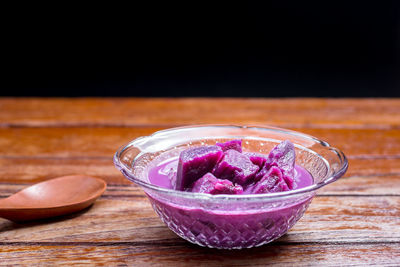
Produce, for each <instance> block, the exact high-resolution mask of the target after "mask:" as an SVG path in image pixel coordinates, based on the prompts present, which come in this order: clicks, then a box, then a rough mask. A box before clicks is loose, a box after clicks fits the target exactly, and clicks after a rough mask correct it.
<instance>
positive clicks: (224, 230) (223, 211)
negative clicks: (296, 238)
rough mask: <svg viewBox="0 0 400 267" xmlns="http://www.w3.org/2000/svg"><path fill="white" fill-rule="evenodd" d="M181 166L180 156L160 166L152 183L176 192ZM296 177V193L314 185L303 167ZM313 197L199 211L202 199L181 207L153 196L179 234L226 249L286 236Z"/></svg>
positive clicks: (204, 207)
mask: <svg viewBox="0 0 400 267" xmlns="http://www.w3.org/2000/svg"><path fill="white" fill-rule="evenodd" d="M177 165H178V158H177V157H174V158H169V159H167V160H165V161H163V162H161V163H159V164H158V165H156V166H155V167H153V168H151V169H150V170H149V173H148V179H149V182H150V183H152V184H154V185H157V186H160V187H163V188H168V189H173V188H174V182H175V180H176V170H177ZM294 174H295V175H294V181H295V185H294V190H296V189H300V188H304V187H307V186H309V185H312V184H313V178H312V176H311V175H310V173H309V172H307V171H306V170H305V169H304V168H302V167H301V166H298V165H296V166H295V172H294ZM244 194H245V192H244ZM312 197H313V193H312V194H306V195H305V196H304V195H303V196H300V197H298V196H293V197H288V198H284V199H279V200H274V199H270V200H269V199H268V198H265V197H264V198H262V199H260V200H256V201H246V200H235V201H233V202H232V203H227V202H226V201H225V202H223V203H222V202H221V205H215V204H214V203H213V205H212V206H207V204H204V205H202V208H199V203H200V201H201V200H198V199H187V200H185V202H182V203H179V204H177V203H171V202H167V201H165V200H163V199H160V198H158V197H157V196H153V195H149V198H150V200H151V202H152V205H153V207H154V209H155V211H156V212H157V213H158V214H159V215H160V217H161V219H162V220H163V221H164V222H165V223H166V224H167V225H168V226H169V227H170V228H171V229H172V230H173V231H174V232H175V233H176V234H178V235H179V236H181V237H182V238H184V239H186V240H188V241H190V242H193V243H196V244H198V245H201V246H208V247H215V248H225V249H232V248H242V247H252V246H254V245H255V244H257V246H259V245H262V244H265V243H268V242H270V241H272V240H274V239H276V238H278V237H280V236H282V235H283V234H285V233H286V232H287V230H288V229H290V228H291V227H292V226H293V225H294V224H295V223H296V222H297V221H298V220H299V219H300V217H301V216H302V215H303V213H304V211H305V210H306V209H307V207H308V205H309V203H310V202H311V199H312Z"/></svg>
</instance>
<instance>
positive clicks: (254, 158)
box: [243, 152, 268, 169]
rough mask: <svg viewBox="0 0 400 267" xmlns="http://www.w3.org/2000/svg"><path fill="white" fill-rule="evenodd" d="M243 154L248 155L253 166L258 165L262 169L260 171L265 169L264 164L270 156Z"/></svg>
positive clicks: (251, 153)
mask: <svg viewBox="0 0 400 267" xmlns="http://www.w3.org/2000/svg"><path fill="white" fill-rule="evenodd" d="M243 154H244V155H246V156H247V157H248V158H249V159H250V160H251V162H252V163H253V164H256V165H257V166H258V167H260V169H261V168H262V167H264V163H265V161H266V160H267V158H268V155H264V154H260V153H254V152H245V153H243Z"/></svg>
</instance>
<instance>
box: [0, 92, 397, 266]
mask: <svg viewBox="0 0 400 267" xmlns="http://www.w3.org/2000/svg"><path fill="white" fill-rule="evenodd" d="M202 123H231V124H244V125H274V126H278V127H285V128H289V129H293V130H298V131H301V132H305V133H308V134H311V135H314V136H316V137H319V138H321V139H323V140H326V141H328V142H330V143H331V144H333V145H335V146H337V147H338V148H340V149H341V150H343V151H344V152H345V153H346V155H347V156H348V158H349V162H350V167H349V170H348V172H347V174H346V175H345V177H344V178H342V179H340V180H339V181H337V182H335V183H333V184H331V185H329V186H326V187H325V188H324V189H323V190H321V191H319V193H318V195H317V196H316V198H315V199H314V200H313V202H312V204H311V206H310V208H309V209H308V211H307V212H306V214H305V215H304V217H303V218H302V219H301V220H300V221H299V222H298V223H297V224H296V225H295V226H294V227H293V229H292V230H290V231H289V232H288V234H286V235H285V236H283V237H282V238H280V239H278V240H277V241H275V242H273V243H271V244H268V245H265V246H262V247H259V248H254V249H246V250H240V251H222V250H215V249H207V248H202V247H199V246H196V245H192V244H190V243H188V242H186V241H184V240H182V239H180V238H179V237H177V236H176V235H175V234H174V233H172V232H171V231H170V230H169V229H168V228H167V227H166V226H164V224H163V223H162V222H161V221H160V220H159V218H158V217H157V216H156V214H155V213H154V212H153V210H152V208H151V206H150V204H149V202H148V201H147V199H146V197H145V196H144V194H143V192H142V191H141V190H140V189H139V188H138V187H137V186H135V185H133V184H131V183H130V182H128V181H127V180H126V179H125V178H124V177H123V176H122V174H120V173H119V172H118V171H117V170H116V169H115V168H114V166H113V163H112V156H113V153H114V152H115V150H116V149H117V148H118V147H119V146H121V145H122V144H124V143H126V142H128V141H130V140H132V139H134V138H136V137H139V136H142V135H148V134H150V133H152V132H154V131H157V130H160V129H164V128H169V127H173V126H179V125H188V124H202ZM0 150H1V152H0V166H1V168H0V182H1V184H0V194H1V196H2V197H6V196H8V195H10V194H12V193H14V192H16V191H18V190H20V189H22V188H23V187H25V186H26V185H28V184H31V183H36V182H39V181H43V180H46V179H50V178H53V177H56V176H60V175H68V174H77V173H79V174H87V175H93V176H98V177H101V178H103V179H105V180H106V181H107V182H108V189H107V191H106V192H105V193H104V195H103V196H102V197H101V198H100V199H99V200H98V201H97V202H96V203H95V204H94V205H93V206H92V207H91V208H89V209H87V210H85V211H82V212H80V213H78V214H73V215H69V216H65V217H61V218H56V219H50V220H43V221H37V222H30V223H25V224H17V223H12V222H10V221H7V220H5V219H0V259H1V260H0V264H10V265H11V264H23V265H30V266H32V265H35V264H38V263H41V264H48V265H53V264H56V263H57V264H78V263H80V264H104V265H106V266H112V265H120V264H122V265H124V264H127V265H137V266H143V265H160V266H168V265H171V266H180V265H182V266H184V265H191V266H192V265H193V266H202V265H205V266H211V265H218V266H222V265H226V266H233V265H234V266H255V265H266V264H277V265H278V264H285V265H320V264H325V265H332V266H337V265H362V266H365V265H367V264H376V265H400V99H172V98H163V99H122V98H116V99H113V98H104V99H95V98H81V99H36V98H30V99H28V98H27V99H16V98H3V99H0Z"/></svg>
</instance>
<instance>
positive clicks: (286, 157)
mask: <svg viewBox="0 0 400 267" xmlns="http://www.w3.org/2000/svg"><path fill="white" fill-rule="evenodd" d="M295 159H296V153H295V151H294V145H293V143H292V142H290V141H289V140H285V141H283V142H281V143H280V144H278V145H277V146H276V147H274V148H273V149H272V150H271V152H270V153H269V155H268V159H267V161H266V162H265V166H264V168H267V169H268V170H269V169H270V168H271V167H272V166H276V167H278V168H279V169H280V170H281V172H282V177H283V180H285V182H286V184H287V185H288V187H289V189H293V186H294V164H295Z"/></svg>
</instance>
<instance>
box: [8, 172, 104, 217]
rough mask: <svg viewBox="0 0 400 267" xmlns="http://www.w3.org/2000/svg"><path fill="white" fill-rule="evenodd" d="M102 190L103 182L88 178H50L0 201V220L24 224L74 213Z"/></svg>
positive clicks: (86, 205)
mask: <svg viewBox="0 0 400 267" xmlns="http://www.w3.org/2000/svg"><path fill="white" fill-rule="evenodd" d="M106 187H107V185H106V183H105V182H104V181H103V180H101V179H98V178H94V177H90V176H84V175H70V176H63V177H59V178H54V179H51V180H48V181H45V182H41V183H38V184H35V185H32V186H29V187H27V188H25V189H23V190H21V191H19V192H18V193H15V194H14V195H12V196H10V197H8V198H4V199H0V217H2V218H6V219H9V220H11V221H28V220H36V219H43V218H48V217H54V216H60V215H64V214H69V213H73V212H77V211H79V210H82V209H84V208H86V207H88V206H90V205H91V204H92V203H93V202H94V201H95V200H96V199H97V198H98V197H99V196H101V194H103V192H104V191H105V190H106Z"/></svg>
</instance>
